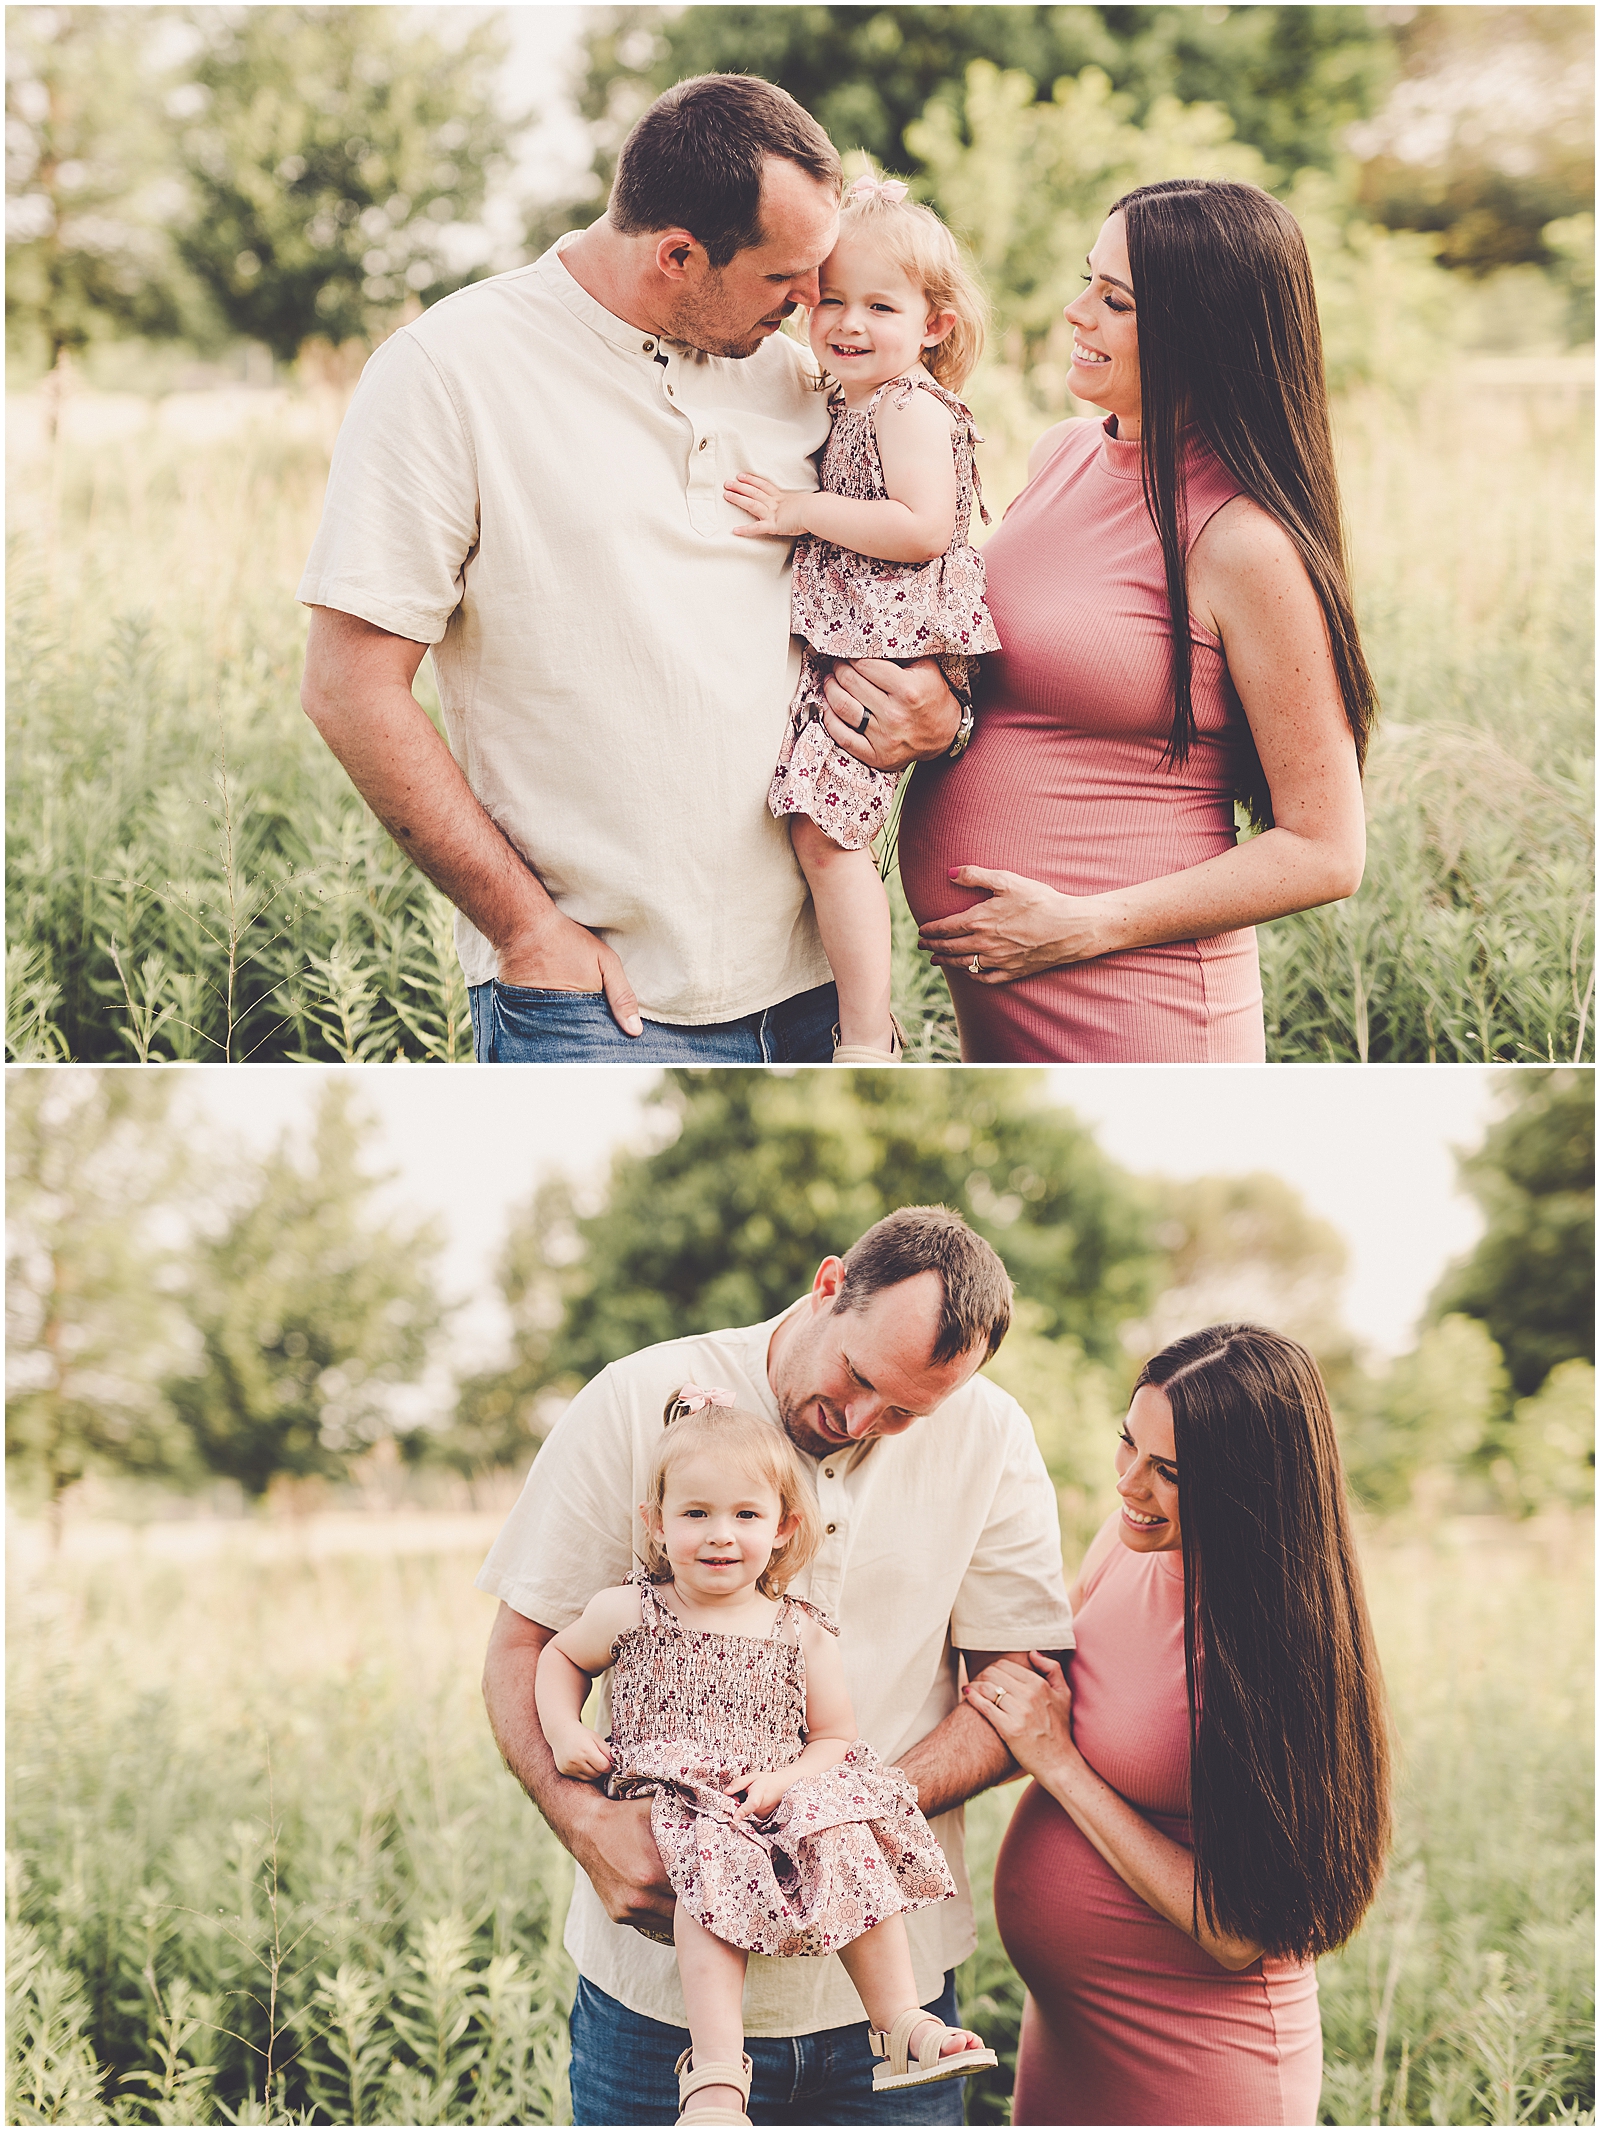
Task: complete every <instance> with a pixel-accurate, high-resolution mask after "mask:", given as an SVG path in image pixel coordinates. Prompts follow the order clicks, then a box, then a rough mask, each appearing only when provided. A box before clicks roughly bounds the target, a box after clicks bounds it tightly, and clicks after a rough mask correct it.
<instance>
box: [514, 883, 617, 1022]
mask: <svg viewBox="0 0 1600 2131" xmlns="http://www.w3.org/2000/svg"><path fill="white" fill-rule="evenodd" d="M495 975H496V976H497V977H498V978H499V979H500V982H501V983H502V984H511V985H517V986H525V987H528V988H530V989H533V990H536V991H554V992H604V993H605V995H606V1004H607V1005H608V1006H609V1007H610V1009H611V1012H612V1016H613V1018H614V1020H615V1021H616V1024H617V1026H618V1028H620V1029H621V1030H622V1033H623V1034H624V1035H625V1036H642V1035H643V1034H644V1022H643V1020H642V1019H641V1018H640V1014H639V1002H638V1000H637V999H636V998H635V997H634V991H633V986H632V985H631V984H630V983H629V982H628V973H627V971H626V970H625V969H624V968H623V966H622V957H621V956H620V955H619V954H618V953H617V951H616V949H615V948H614V947H608V946H607V945H606V943H605V941H604V940H597V939H596V938H595V936H594V934H593V933H592V932H590V931H589V930H588V929H587V927H585V926H583V925H579V924H576V923H575V922H574V921H573V919H571V918H569V917H564V916H563V915H562V914H561V912H560V911H559V910H558V909H557V908H556V906H555V905H554V903H551V904H549V905H548V907H547V908H546V909H545V910H544V911H543V912H541V913H539V917H538V922H537V923H536V924H534V925H532V926H530V927H529V928H528V929H527V930H526V931H525V932H522V933H519V934H518V935H517V937H516V938H515V939H514V940H512V941H511V942H509V943H508V944H507V945H506V946H504V947H502V948H500V949H499V950H498V952H497V954H496V956H495Z"/></svg>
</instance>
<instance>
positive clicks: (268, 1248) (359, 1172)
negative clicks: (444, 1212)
mask: <svg viewBox="0 0 1600 2131" xmlns="http://www.w3.org/2000/svg"><path fill="white" fill-rule="evenodd" d="M364 1139H365V1129H364V1127H363V1125H362V1123H361V1122H360V1121H359V1120H358V1119H357V1117H356V1116H355V1115H354V1113H353V1112H352V1110H351V1108H350V1102H349V1098H348V1095H347V1093H346V1090H345V1088H344V1086H343V1084H342V1083H341V1082H339V1081H337V1080H335V1081H332V1082H330V1083H329V1085H328V1087H327V1089H326V1090H325V1092H324V1094H323V1096H322V1100H321V1103H320V1106H319V1108H318V1111H317V1115H316V1121H315V1125H314V1128H313V1131H312V1134H311V1139H310V1144H309V1146H308V1147H307V1148H305V1149H304V1150H303V1154H304V1158H303V1159H297V1155H296V1150H295V1149H294V1147H293V1145H292V1142H291V1139H290V1137H289V1136H288V1135H285V1137H284V1138H283V1140H282V1141H280V1143H279V1145H278V1147H277V1149H276V1151H275V1152H274V1153H273V1154H272V1155H271V1156H270V1157H269V1158H268V1159H267V1160H266V1161H265V1162H264V1163H263V1164H262V1165H261V1166H260V1168H259V1169H258V1170H256V1171H254V1172H253V1173H251V1174H249V1175H248V1176H247V1178H246V1179H245V1181H244V1185H243V1189H242V1191H241V1193H240V1197H239V1201H238V1203H237V1204H236V1205H235V1206H234V1207H233V1209H232V1211H231V1212H230V1213H229V1215H228V1216H227V1218H226V1220H225V1222H224V1224H223V1225H222V1227H221V1229H220V1232H219V1233H218V1234H216V1235H215V1236H213V1237H211V1238H209V1239H207V1240H205V1241H204V1242H202V1243H201V1244H200V1245H199V1246H198V1247H197V1248H196V1251H195V1254H194V1263H193V1273H192V1278H191V1281H190V1284H189V1287H188V1290H187V1293H186V1295H185V1297H184V1300H185V1303H186V1306H187V1309H188V1313H189V1317H190V1321H191V1323H192V1324H193V1326H194V1328H195V1331H196V1333H197V1334H198V1336H199V1343H200V1355H199V1367H198V1369H196V1370H194V1371H192V1372H190V1373H187V1374H181V1375H180V1374H174V1375H173V1376H172V1377H171V1378H170V1379H169V1382H168V1385H167V1392H168V1396H169V1398H170V1400H171V1402H172V1406H173V1409H174V1410H175V1412H176V1413H177V1414H178V1415H179V1417H180V1418H181V1419H182V1420H183V1422H184V1424H185V1425H186V1427H187V1428H188V1430H189V1432H190V1434H191V1436H192V1437H193V1440H194V1443H195V1446H196V1449H197V1451H198V1453H199V1455H200V1457H201V1458H202V1459H203V1460H204V1462H205V1464H206V1465H207V1466H208V1467H209V1468H210V1469H211V1471H213V1472H216V1473H220V1474H223V1475H225V1476H227V1477H228V1478H230V1479H235V1480H237V1481H238V1482H239V1484H240V1485H241V1486H242V1487H243V1488H244V1490H245V1492H246V1493H247V1494H249V1495H256V1496H258V1495H262V1494H264V1493H265V1492H266V1490H267V1488H268V1486H269V1485H270V1483H271V1482H272V1480H273V1479H274V1478H275V1477H276V1476H277V1475H279V1474H285V1475H288V1476H290V1477H294V1478H306V1477H310V1476H313V1475H317V1476H322V1477H325V1478H329V1479H337V1478H340V1477H341V1476H343V1475H344V1474H345V1473H346V1472H347V1471H348V1469H349V1465H350V1462H351V1460H352V1459H354V1458H356V1457H358V1456H359V1455H360V1454H361V1453H362V1452H363V1451H364V1450H366V1449H368V1448H369V1447H370V1446H371V1445H372V1444H373V1443H374V1442H376V1441H378V1440H379V1439H380V1438H382V1437H385V1436H388V1435H391V1434H394V1433H396V1432H397V1428H398V1424H399V1421H400V1418H401V1416H400V1413H399V1410H398V1404H397V1393H398V1392H399V1391H400V1389H401V1387H403V1386H406V1385H410V1384H414V1383H416V1382H417V1380H418V1379H419V1378H420V1377H421V1375H422V1374H423V1372H424V1370H425V1368H426V1366H427V1363H428V1359H429V1356H430V1353H431V1350H432V1346H433V1342H434V1338H435V1335H436V1334H437V1332H438V1330H439V1327H440V1324H441V1322H442V1320H443V1316H444V1310H443V1306H442V1305H441V1303H440V1300H439V1296H438V1291H437V1283H436V1279H435V1274H434V1262H435V1259H436V1257H437V1255H438V1250H439V1238H438V1236H437V1234H436V1233H435V1231H434V1229H433V1228H432V1227H431V1226H429V1225H422V1226H419V1227H415V1228H408V1227H405V1226H404V1225H401V1224H398V1223H396V1222H394V1221H393V1220H385V1219H384V1218H383V1217H382V1216H381V1214H380V1212H379V1210H378V1209H377V1207H376V1206H375V1205H374V1203H373V1201H374V1196H375V1193H376V1192H377V1189H378V1187H379V1185H380V1184H381V1183H382V1182H384V1181H386V1180H385V1179H382V1178H376V1177H374V1176H372V1175H371V1174H370V1173H369V1172H368V1171H367V1170H366V1168H365V1167H364V1166H363V1163H362V1151H363V1142H364Z"/></svg>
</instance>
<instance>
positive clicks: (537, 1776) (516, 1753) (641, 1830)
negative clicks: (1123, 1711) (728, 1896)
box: [483, 1604, 1003, 1929]
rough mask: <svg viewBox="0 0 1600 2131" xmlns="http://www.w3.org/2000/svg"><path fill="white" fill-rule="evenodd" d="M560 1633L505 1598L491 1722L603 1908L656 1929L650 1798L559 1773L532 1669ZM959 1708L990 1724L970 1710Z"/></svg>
mask: <svg viewBox="0 0 1600 2131" xmlns="http://www.w3.org/2000/svg"><path fill="white" fill-rule="evenodd" d="M555 1633H556V1631H555V1629H554V1628H545V1627H541V1626H540V1624H539V1622H538V1621H534V1620H526V1619H524V1617H523V1616H522V1615H521V1614H520V1613H518V1612H515V1611H514V1610H513V1609H512V1608H511V1607H510V1606H508V1605H504V1604H502V1605H501V1608H500V1611H499V1612H498V1613H497V1614H496V1615H495V1622H494V1627H493V1628H492V1629H491V1630H490V1634H489V1649H488V1653H487V1655H486V1656H485V1658H484V1661H483V1699H484V1704H485V1707H486V1708H487V1709H488V1712H489V1728H490V1729H491V1731H493V1733H494V1739H495V1744H496V1746H498V1747H499V1749H500V1758H501V1759H502V1760H503V1761H504V1762H505V1765H506V1767H507V1768H508V1769H510V1771H511V1773H512V1775H513V1776H515V1777H516V1779H517V1781H518V1782H519V1783H520V1784H521V1785H522V1788H523V1789H524V1790H525V1791H526V1792H527V1794H528V1796H529V1797H530V1798H531V1799H532V1800H533V1802H534V1804H535V1805H536V1806H537V1807H538V1808H539V1810H540V1812H541V1813H542V1814H543V1815H544V1817H545V1819H546V1820H547V1821H548V1822H549V1823H550V1826H551V1828H552V1829H553V1830H554V1832H555V1836H556V1839H557V1840H558V1841H559V1842H560V1843H561V1844H563V1846H564V1847H565V1848H566V1849H568V1850H570V1851H571V1852H572V1854H573V1856H574V1857H575V1858H576V1859H577V1861H578V1863H579V1864H580V1865H582V1867H583V1869H584V1871H585V1872H586V1873H587V1874H588V1875H589V1879H590V1882H591V1884H592V1885H593V1887H594V1891H595V1893H596V1894H598V1895H599V1897H600V1900H601V1902H602V1903H603V1904H604V1906H605V1910H606V1914H607V1915H608V1916H609V1917H610V1918H611V1919H612V1921H613V1922H614V1923H617V1924H650V1925H653V1926H655V1927H656V1928H657V1929H659V1928H661V1927H662V1926H663V1925H669V1924H670V1923H671V1922H672V1914H673V1908H674V1905H675V1902H676V1899H677V1898H676V1896H675V1895H674V1893H673V1891H672V1883H671V1882H670V1880H668V1878H667V1876H666V1873H665V1872H664V1870H663V1869H662V1865H661V1853H660V1851H659V1850H657V1848H656V1846H655V1842H654V1840H653V1838H652V1837H651V1834H650V1801H649V1799H648V1798H638V1799H632V1798H628V1799H611V1798H607V1797H606V1796H605V1795H604V1793H603V1792H601V1791H600V1790H599V1789H597V1788H596V1786H595V1785H594V1784H592V1783H579V1782H577V1781H575V1780H574V1779H573V1778H572V1777H570V1776H563V1775H562V1774H560V1772H559V1771H558V1770H557V1768H556V1764H555V1760H554V1757H553V1756H552V1754H551V1752H550V1748H549V1745H548V1744H547V1742H546V1740H545V1735H544V1732H543V1729H542V1728H541V1726H540V1723H539V1717H538V1712H537V1710H536V1709H535V1707H534V1699H533V1683H534V1676H535V1674H536V1673H537V1671H538V1669H539V1653H540V1651H541V1650H542V1649H543V1648H544V1646H545V1644H546V1643H547V1642H549V1641H550V1639H551V1637H552V1636H553V1635H554V1634H555ZM958 1714H959V1715H963V1716H967V1717H970V1718H971V1721H972V1722H973V1723H974V1724H976V1725H977V1726H979V1727H980V1729H982V1730H984V1731H988V1730H989V1727H988V1725H986V1724H985V1723H984V1721H983V1719H982V1717H978V1716H973V1715H972V1712H971V1711H970V1710H962V1711H959V1712H958ZM990 1736H991V1737H993V1736H994V1735H993V1733H992V1732H991V1733H990ZM1002 1751H1003V1750H1002Z"/></svg>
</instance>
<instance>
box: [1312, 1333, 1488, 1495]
mask: <svg viewBox="0 0 1600 2131" xmlns="http://www.w3.org/2000/svg"><path fill="white" fill-rule="evenodd" d="M1505 1396H1506V1373H1505V1369H1504V1367H1503V1365H1502V1361H1501V1355H1500V1349H1499V1348H1498V1347H1497V1346H1496V1345H1495V1343H1494V1341H1493V1340H1492V1339H1491V1338H1490V1336H1489V1334H1488V1332H1487V1330H1486V1329H1485V1328H1484V1326H1483V1325H1482V1324H1480V1323H1479V1322H1478V1321H1477V1320H1476V1319H1475V1318H1471V1317H1462V1316H1451V1317H1446V1318H1444V1319H1442V1320H1441V1322H1439V1323H1438V1324H1434V1325H1430V1326H1429V1327H1428V1329H1427V1330H1426V1331H1425V1332H1424V1333H1423V1335H1422V1337H1421V1339H1420V1340H1419V1341H1418V1342H1417V1344H1416V1346H1415V1347H1414V1348H1413V1349H1412V1351H1411V1352H1410V1353H1409V1354H1404V1355H1402V1356H1400V1358H1399V1359H1398V1360H1397V1361H1395V1362H1394V1363H1393V1364H1392V1365H1391V1367H1390V1368H1389V1369H1388V1370H1387V1371H1386V1372H1385V1373H1384V1374H1383V1375H1382V1376H1381V1377H1379V1378H1378V1379H1377V1380H1376V1382H1375V1383H1373V1384H1372V1385H1371V1386H1370V1389H1369V1395H1368V1397H1367V1398H1366V1400H1365V1401H1362V1402H1359V1403H1358V1404H1357V1405H1356V1408H1355V1411H1354V1412H1353V1413H1352V1412H1350V1411H1348V1410H1347V1411H1346V1412H1345V1413H1344V1414H1342V1415H1341V1420H1342V1421H1343V1422H1344V1424H1345V1425H1344V1426H1343V1428H1342V1429H1341V1438H1342V1443H1343V1448H1344V1455H1345V1464H1346V1466H1347V1468H1348V1471H1349V1475H1350V1483H1351V1486H1352V1487H1353V1488H1354V1489H1355V1492H1356V1494H1357V1496H1358V1497H1359V1498H1360V1500H1361V1501H1362V1502H1364V1503H1365V1504H1366V1505H1367V1507H1368V1508H1369V1509H1375V1510H1380V1511H1383V1512H1385V1513H1388V1512H1393V1511H1398V1510H1403V1509H1405V1508H1406V1507H1407V1505H1408V1504H1409V1503H1410V1502H1411V1501H1412V1500H1413V1497H1414V1495H1416V1494H1417V1493H1418V1492H1419V1491H1420V1492H1421V1494H1422V1496H1423V1498H1424V1499H1425V1501H1426V1502H1427V1503H1428V1504H1429V1506H1431V1507H1433V1508H1439V1507H1441V1506H1442V1505H1443V1504H1444V1503H1445V1502H1446V1501H1448V1500H1449V1499H1450V1498H1451V1497H1452V1496H1453V1495H1455V1494H1456V1493H1457V1491H1458V1489H1459V1487H1460V1484H1461V1482H1462V1481H1463V1480H1465V1479H1467V1478H1469V1476H1470V1474H1471V1472H1472V1471H1473V1469H1474V1468H1476V1469H1477V1471H1478V1472H1479V1475H1480V1485H1481V1474H1482V1470H1483V1467H1484V1465H1485V1463H1486V1462H1487V1451H1488V1446H1489V1444H1490V1442H1491V1431H1492V1429H1493V1427H1494V1424H1495V1421H1496V1419H1497V1417H1498V1416H1499V1415H1500V1414H1501V1413H1502V1412H1503V1411H1504V1407H1505ZM1479 1506H1482V1505H1481V1504H1480V1505H1479Z"/></svg>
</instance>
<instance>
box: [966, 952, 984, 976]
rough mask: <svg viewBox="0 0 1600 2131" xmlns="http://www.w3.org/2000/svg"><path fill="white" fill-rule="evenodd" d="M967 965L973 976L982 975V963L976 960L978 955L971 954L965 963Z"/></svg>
mask: <svg viewBox="0 0 1600 2131" xmlns="http://www.w3.org/2000/svg"><path fill="white" fill-rule="evenodd" d="M967 967H968V969H970V970H971V972H972V974H973V975H974V976H975V977H981V976H982V975H983V964H982V963H981V962H980V961H979V960H978V957H977V956H976V955H974V956H973V958H972V960H971V961H970V962H969V963H968V964H967Z"/></svg>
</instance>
